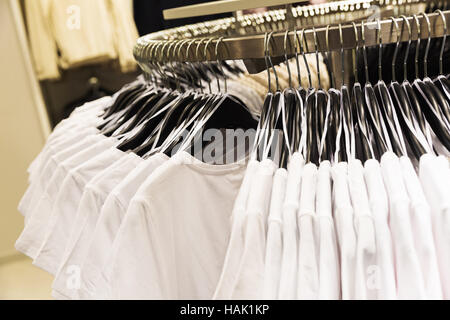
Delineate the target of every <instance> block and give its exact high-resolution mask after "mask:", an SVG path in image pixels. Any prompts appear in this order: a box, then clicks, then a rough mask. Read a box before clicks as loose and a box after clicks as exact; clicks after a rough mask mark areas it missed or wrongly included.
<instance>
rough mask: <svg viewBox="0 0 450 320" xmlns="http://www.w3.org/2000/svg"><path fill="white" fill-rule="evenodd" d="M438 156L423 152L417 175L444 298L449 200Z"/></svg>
mask: <svg viewBox="0 0 450 320" xmlns="http://www.w3.org/2000/svg"><path fill="white" fill-rule="evenodd" d="M437 158H438V157H435V156H434V155H431V154H425V155H423V156H422V157H421V158H420V170H419V177H420V182H421V184H422V188H423V191H424V193H425V197H426V199H427V200H428V204H429V205H430V208H431V220H432V225H433V236H434V244H435V248H436V254H437V259H438V265H439V271H440V278H441V286H442V292H443V297H444V299H450V272H449V270H450V200H449V197H448V190H449V182H448V180H446V179H445V178H444V177H445V175H444V177H443V168H442V164H439V160H438V159H437Z"/></svg>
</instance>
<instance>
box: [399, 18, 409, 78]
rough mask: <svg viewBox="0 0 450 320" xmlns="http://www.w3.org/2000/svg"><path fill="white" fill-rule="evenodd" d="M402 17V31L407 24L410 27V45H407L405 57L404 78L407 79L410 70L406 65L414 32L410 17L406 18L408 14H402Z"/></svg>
mask: <svg viewBox="0 0 450 320" xmlns="http://www.w3.org/2000/svg"><path fill="white" fill-rule="evenodd" d="M400 17H401V18H402V19H403V23H402V33H403V27H404V25H405V24H406V26H407V29H408V45H407V46H406V52H405V58H404V60H403V80H407V77H408V70H407V68H406V65H407V63H408V55H409V48H410V46H411V40H412V32H411V24H410V23H409V21H408V18H406V16H404V15H401V16H400Z"/></svg>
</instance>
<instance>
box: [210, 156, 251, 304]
mask: <svg viewBox="0 0 450 320" xmlns="http://www.w3.org/2000/svg"><path fill="white" fill-rule="evenodd" d="M258 163H259V162H258V161H256V160H250V161H249V162H248V165H247V170H246V171H245V175H244V179H243V181H242V185H241V187H240V189H239V193H238V195H237V197H236V201H235V203H234V206H233V212H232V216H231V219H230V225H231V234H230V239H229V242H228V247H227V252H226V255H225V261H224V264H223V268H222V272H221V274H220V278H219V282H218V284H217V287H216V289H215V292H214V295H213V299H218V300H229V299H231V297H232V294H233V289H234V283H235V282H236V276H237V270H238V268H239V262H240V259H241V256H242V252H243V250H244V232H243V224H244V220H245V209H246V207H247V201H248V197H249V193H250V187H251V185H252V181H253V179H254V176H255V174H256V170H257V168H258Z"/></svg>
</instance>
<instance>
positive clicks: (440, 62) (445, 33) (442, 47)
mask: <svg viewBox="0 0 450 320" xmlns="http://www.w3.org/2000/svg"><path fill="white" fill-rule="evenodd" d="M435 12H437V13H439V15H440V16H441V19H442V27H443V28H444V34H443V36H442V45H441V52H440V53H439V74H440V75H442V73H443V67H442V57H443V55H444V49H445V40H446V39H447V20H446V19H445V15H444V13H443V12H442V11H441V10H436V11H435Z"/></svg>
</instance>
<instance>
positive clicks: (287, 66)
mask: <svg viewBox="0 0 450 320" xmlns="http://www.w3.org/2000/svg"><path fill="white" fill-rule="evenodd" d="M288 39H289V30H286V32H285V33H284V41H283V46H284V59H285V61H286V68H287V72H288V80H289V88H292V77H291V68H290V66H289V60H288V54H287V42H288ZM290 44H291V43H290V39H289V48H290V47H291V46H290Z"/></svg>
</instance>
